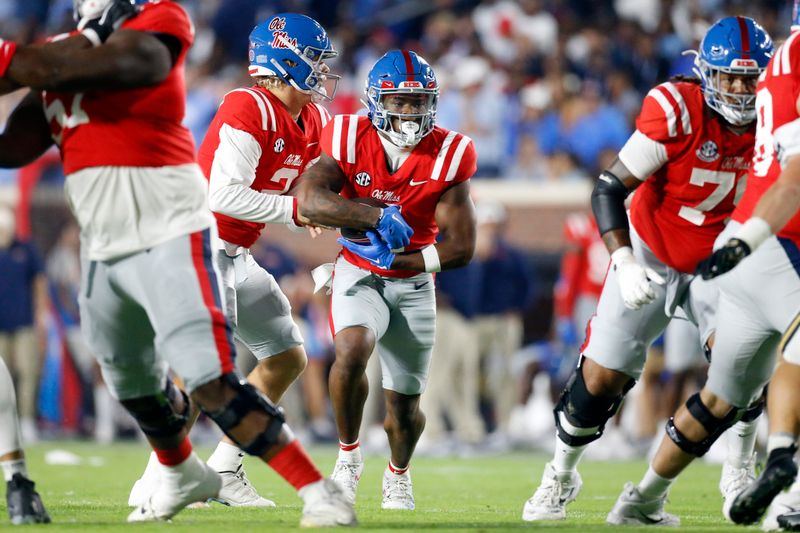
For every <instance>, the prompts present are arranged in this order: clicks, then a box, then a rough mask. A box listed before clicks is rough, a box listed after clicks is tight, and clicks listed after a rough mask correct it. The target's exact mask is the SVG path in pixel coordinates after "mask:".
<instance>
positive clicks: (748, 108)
mask: <svg viewBox="0 0 800 533" xmlns="http://www.w3.org/2000/svg"><path fill="white" fill-rule="evenodd" d="M772 52H773V45H772V39H771V38H770V36H769V34H768V33H767V32H766V31H764V28H762V27H761V26H760V25H759V24H758V23H757V22H756V21H755V20H753V19H751V18H748V17H741V16H736V17H725V18H723V19H720V20H718V21H717V22H716V23H714V25H713V26H711V28H709V30H708V31H707V32H706V34H705V36H704V37H703V40H702V42H701V43H700V50H699V51H697V52H696V57H695V61H694V71H695V73H696V74H697V75H698V76H700V79H701V80H702V82H703V95H704V96H705V100H706V103H707V104H708V106H709V107H711V109H713V110H715V111H716V112H717V113H719V114H720V115H722V117H723V118H725V120H727V121H728V122H730V123H731V124H734V125H736V126H741V125H744V124H749V123H751V122H753V121H754V120H755V119H756V107H755V103H756V95H755V90H754V91H753V92H748V93H746V94H736V93H732V92H728V91H725V90H724V89H723V88H722V83H721V82H722V80H721V74H731V75H735V76H748V77H749V76H752V77H753V79H752V85H753V87H754V88H755V82H756V79H757V78H758V76H759V75H760V74H761V72H763V70H764V69H765V68H766V67H767V63H769V60H770V58H771V57H772Z"/></svg>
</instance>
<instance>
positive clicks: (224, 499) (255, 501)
mask: <svg viewBox="0 0 800 533" xmlns="http://www.w3.org/2000/svg"><path fill="white" fill-rule="evenodd" d="M217 473H218V474H219V475H220V476H221V477H222V488H221V489H220V490H219V496H217V497H216V498H213V500H214V501H215V502H219V503H221V504H222V505H227V506H229V507H275V502H273V501H272V500H268V499H266V498H262V497H261V496H259V494H258V492H256V489H255V487H253V484H252V483H250V480H249V479H247V475H246V474H245V473H244V467H243V466H242V465H239V468H237V469H236V471H235V472H231V471H229V470H228V471H225V472H217Z"/></svg>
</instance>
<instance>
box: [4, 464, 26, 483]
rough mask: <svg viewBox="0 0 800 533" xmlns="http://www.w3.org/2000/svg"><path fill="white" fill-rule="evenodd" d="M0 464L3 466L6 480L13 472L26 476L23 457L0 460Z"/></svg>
mask: <svg viewBox="0 0 800 533" xmlns="http://www.w3.org/2000/svg"><path fill="white" fill-rule="evenodd" d="M0 466H2V467H3V477H4V478H5V480H6V481H11V478H12V477H14V474H22V475H23V476H24V477H28V469H27V467H26V466H25V459H11V460H8V461H0Z"/></svg>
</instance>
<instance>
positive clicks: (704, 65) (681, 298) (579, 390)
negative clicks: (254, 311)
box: [522, 17, 772, 524]
mask: <svg viewBox="0 0 800 533" xmlns="http://www.w3.org/2000/svg"><path fill="white" fill-rule="evenodd" d="M721 52H724V53H721ZM771 54H772V41H771V40H770V38H769V36H768V35H767V34H766V32H764V30H763V29H762V28H761V26H759V25H758V24H757V23H756V22H755V21H753V20H752V19H749V18H746V17H727V18H724V19H722V20H720V21H718V22H717V23H715V24H714V25H713V26H712V27H711V28H710V29H709V30H708V32H707V33H706V35H705V37H704V38H703V41H702V43H701V45H700V50H699V52H698V56H697V60H696V65H697V71H698V74H700V77H701V80H702V84H701V83H697V82H693V81H673V82H667V83H663V84H661V85H658V86H657V87H655V88H653V89H652V90H651V91H650V92H649V93H648V95H647V97H646V98H645V100H644V103H643V107H642V111H641V113H640V115H639V117H638V119H637V122H636V127H637V129H636V132H634V134H633V135H632V136H631V138H630V139H629V140H628V142H627V143H626V144H625V146H624V147H623V148H622V150H621V151H620V153H619V156H618V158H617V159H616V160H615V161H614V162H613V163H612V165H611V167H610V168H609V169H608V170H607V171H605V172H603V173H602V174H601V175H600V179H599V180H598V181H597V183H596V185H595V189H594V192H593V194H592V208H593V211H594V213H595V217H596V219H597V223H598V227H599V228H600V232H601V233H602V236H603V240H604V241H605V243H606V247H607V248H608V250H609V252H610V253H611V261H612V265H613V268H612V269H610V270H609V272H608V277H607V279H606V282H605V285H604V287H603V292H602V295H601V296H600V302H599V304H598V307H597V312H596V315H595V316H594V317H593V318H592V319H591V321H590V322H589V324H588V326H587V335H586V341H585V342H584V345H583V347H582V350H581V359H580V361H579V363H578V368H577V369H576V372H575V374H574V376H573V378H572V379H571V380H570V382H569V383H568V384H567V386H566V388H565V390H564V391H563V393H562V396H561V399H560V401H559V403H558V404H557V405H556V408H555V410H554V413H555V419H556V427H557V430H558V431H557V438H556V450H555V456H554V458H553V460H552V461H551V462H549V463H547V465H546V466H545V471H544V474H543V476H542V482H541V485H540V486H539V488H538V489H537V490H536V492H535V493H534V494H533V496H532V497H531V498H530V499H529V500H528V501H527V502H526V503H525V506H524V509H523V515H522V517H523V520H526V521H535V520H558V519H564V518H565V517H566V505H567V504H568V503H569V502H571V501H573V500H574V499H575V498H576V497H577V495H578V492H579V491H580V488H581V485H582V482H581V478H580V475H579V474H578V472H577V469H576V467H577V464H578V462H579V461H580V458H581V456H582V455H583V451H584V450H585V448H586V446H587V445H588V444H589V443H591V442H592V441H594V440H596V439H598V438H600V436H601V435H602V433H603V429H604V427H605V424H606V422H607V421H608V420H609V419H610V418H611V417H612V416H613V415H614V413H615V412H616V410H617V408H618V407H619V405H620V403H621V402H622V399H623V397H624V395H625V393H626V392H627V391H628V390H630V388H631V387H632V386H633V384H634V383H635V379H637V378H638V377H639V375H640V374H641V371H642V367H643V365H644V358H645V351H646V349H647V347H648V346H649V344H650V343H651V342H652V341H653V340H654V339H655V338H656V337H657V336H658V335H659V334H660V333H661V332H662V331H663V330H664V327H665V326H666V324H667V322H668V321H669V320H670V317H671V316H672V315H673V314H674V312H675V311H676V310H677V308H678V307H680V308H681V310H682V312H683V313H684V314H685V315H686V316H687V318H689V319H691V320H692V321H693V322H694V323H695V324H697V325H698V326H699V328H700V330H701V333H702V341H703V342H704V343H707V342H708V340H709V337H710V335H711V330H712V324H711V323H710V320H711V319H712V318H713V316H712V314H713V306H714V304H715V301H716V292H715V290H714V289H713V288H712V287H710V284H702V283H695V284H693V285H692V287H691V290H689V287H688V286H689V283H690V282H691V280H692V275H691V274H692V273H693V272H694V270H695V267H696V265H697V263H698V262H699V261H700V260H701V259H702V258H703V257H705V255H707V254H708V253H709V252H710V251H711V248H712V245H713V242H714V239H715V238H716V236H717V235H718V234H719V233H720V232H721V231H722V229H723V225H724V221H725V219H726V218H727V217H728V216H729V215H730V213H731V211H732V210H733V207H734V205H735V202H736V199H737V196H738V194H737V193H739V192H741V185H743V184H744V180H743V178H744V176H745V174H746V171H747V168H748V167H749V164H750V157H751V155H752V150H753V135H754V129H755V128H754V126H753V124H752V123H753V121H754V120H755V108H754V105H753V100H754V98H755V96H754V90H755V83H756V78H757V76H758V74H759V73H760V72H761V71H762V70H763V68H764V67H765V66H766V64H767V62H768V61H769V57H770V56H771ZM633 189H636V194H635V196H634V197H633V202H632V204H631V208H630V229H629V222H628V216H627V215H626V212H625V205H624V202H625V198H626V197H627V196H628V195H629V194H630V192H631V191H632V190H633ZM693 401H694V397H693V399H691V400H690V402H693ZM756 416H757V415H756ZM730 423H733V421H732V420H731V421H730ZM752 425H753V424H748V423H747V422H745V423H743V426H742V429H743V430H745V431H746V434H747V435H748V438H746V439H741V440H740V441H736V445H737V446H738V447H739V448H741V449H739V450H738V451H734V452H733V453H730V452H729V458H728V464H726V466H725V467H724V469H723V478H722V480H721V482H720V488H721V490H722V491H723V495H724V496H725V497H726V501H728V502H732V498H731V496H733V495H735V493H737V492H738V491H740V490H741V489H742V488H743V485H742V482H737V480H746V477H747V476H750V475H752V474H750V472H751V471H752V460H751V455H752V446H753V443H754V442H753V441H754V439H755V435H754V431H753V428H752V427H751V426H752ZM731 457H733V459H734V461H735V462H733V463H731ZM652 475H654V474H652V473H651V472H648V476H651V477H652ZM629 492H630V493H629ZM623 496H624V497H625V498H627V500H626V501H631V502H636V501H639V500H640V499H646V500H647V501H648V502H649V504H650V505H649V507H648V508H647V509H646V510H644V511H642V512H637V513H632V514H631V515H630V516H629V515H628V513H627V512H626V508H624V506H621V505H620V502H618V505H617V506H616V507H615V509H614V511H613V512H612V513H611V514H610V515H609V518H608V519H609V521H610V522H612V523H616V524H620V523H630V522H634V523H652V522H658V523H662V524H667V523H677V518H676V517H673V516H671V515H667V514H666V513H663V511H662V507H663V502H664V500H665V499H666V492H664V493H657V494H655V495H654V494H653V493H651V492H648V493H646V494H640V493H638V492H636V491H627V490H626V493H625V494H624V495H623ZM621 501H622V500H621ZM623 503H624V502H623Z"/></svg>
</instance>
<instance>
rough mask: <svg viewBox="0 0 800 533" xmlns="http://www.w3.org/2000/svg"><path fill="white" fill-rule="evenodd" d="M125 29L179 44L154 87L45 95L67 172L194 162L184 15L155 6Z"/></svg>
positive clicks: (190, 36)
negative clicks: (188, 117)
mask: <svg viewBox="0 0 800 533" xmlns="http://www.w3.org/2000/svg"><path fill="white" fill-rule="evenodd" d="M122 29H126V30H137V31H142V32H149V33H163V34H167V35H170V36H172V37H175V38H176V39H178V40H179V41H180V43H181V45H182V46H181V52H180V54H179V55H178V57H177V58H176V60H175V64H174V65H173V66H172V70H171V71H170V73H169V75H168V76H167V78H166V79H165V80H164V81H162V82H161V83H159V84H158V85H154V86H151V87H141V88H138V89H128V90H120V91H109V90H101V91H87V92H84V93H58V92H54V91H45V92H43V99H44V112H45V115H46V117H47V120H48V121H49V122H50V128H51V133H52V136H53V140H54V141H55V142H56V144H57V145H58V146H59V148H60V150H61V158H62V160H63V161H64V173H65V174H71V173H73V172H76V171H78V170H81V169H83V168H87V167H97V166H122V167H160V166H173V165H183V164H187V163H193V162H194V160H195V159H194V142H193V141H192V135H191V133H189V130H187V129H186V128H185V127H183V125H182V124H181V122H182V121H183V116H184V111H185V101H186V87H185V83H184V73H183V70H184V69H183V67H184V62H185V60H186V54H187V52H188V51H189V47H191V46H192V42H193V40H194V28H193V26H192V23H191V21H190V20H189V16H188V15H187V14H186V12H185V11H184V10H183V8H181V6H179V5H178V4H176V3H175V2H172V1H170V0H161V1H158V2H151V3H148V4H145V5H144V7H142V10H141V12H139V14H138V15H136V16H135V17H133V18H130V19H128V20H126V21H125V22H123V24H122Z"/></svg>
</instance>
